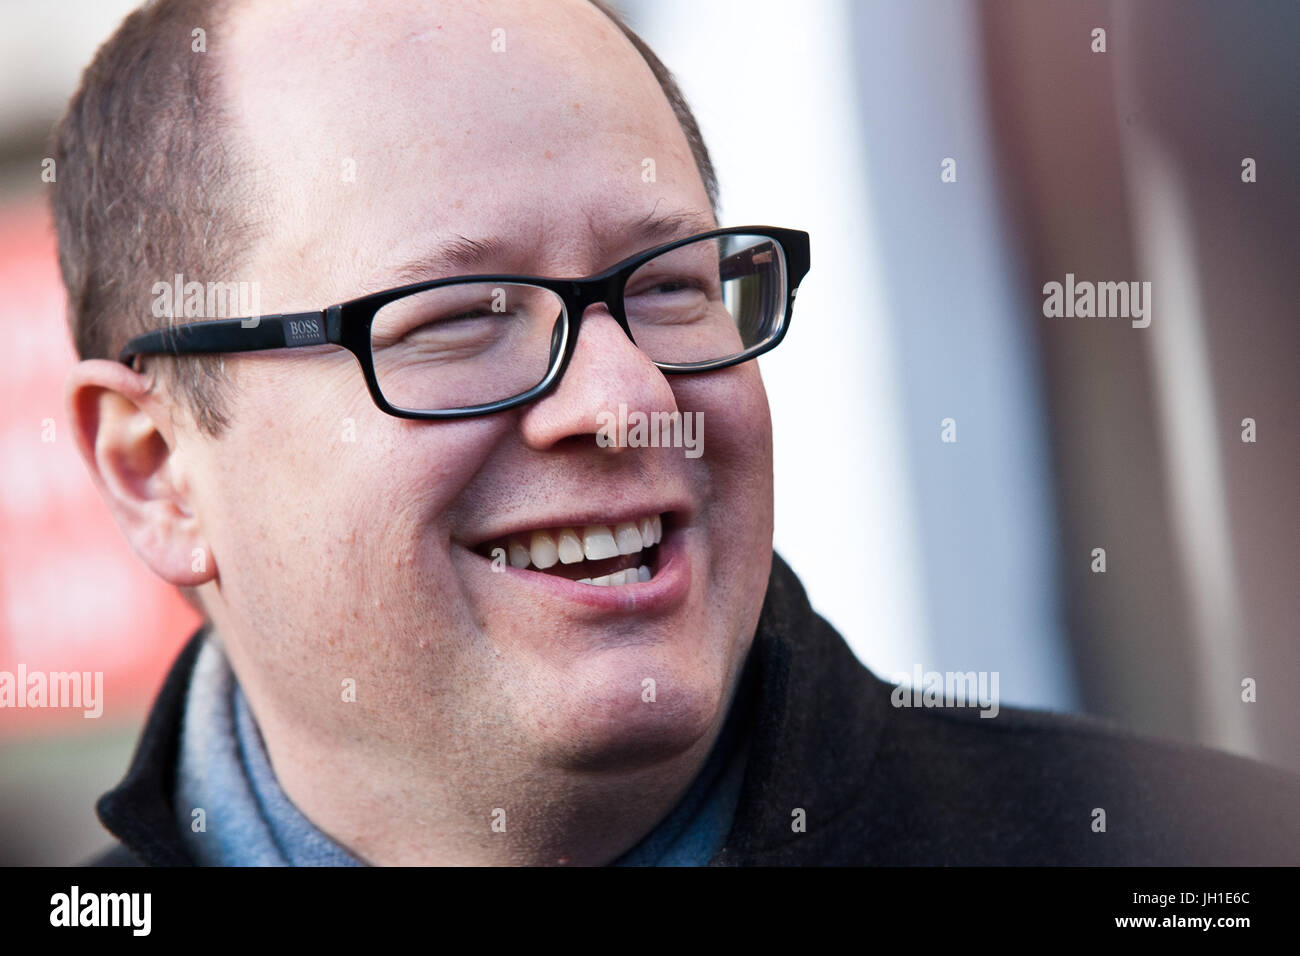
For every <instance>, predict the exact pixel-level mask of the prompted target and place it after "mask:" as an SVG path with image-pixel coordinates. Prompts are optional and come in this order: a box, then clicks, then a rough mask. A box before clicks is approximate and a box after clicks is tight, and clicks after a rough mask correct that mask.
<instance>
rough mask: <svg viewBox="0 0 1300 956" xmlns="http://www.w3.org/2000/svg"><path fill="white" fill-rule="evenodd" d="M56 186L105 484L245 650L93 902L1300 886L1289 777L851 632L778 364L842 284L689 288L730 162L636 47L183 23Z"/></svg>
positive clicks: (351, 28)
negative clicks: (898, 875) (904, 691)
mask: <svg viewBox="0 0 1300 956" xmlns="http://www.w3.org/2000/svg"><path fill="white" fill-rule="evenodd" d="M195 31H200V32H195ZM199 46H201V47H202V50H199V49H197V47H199ZM58 155H59V164H60V169H61V171H63V170H66V171H67V172H66V173H65V174H64V175H62V176H60V181H59V193H58V194H57V197H56V211H57V220H58V226H59V235H60V255H61V263H62V266H63V269H64V275H65V279H66V280H67V284H68V286H69V293H70V298H71V302H72V323H73V327H74V332H75V334H76V338H77V342H78V346H79V349H80V351H81V354H82V357H83V359H84V361H83V362H81V363H80V364H79V365H78V366H77V367H76V368H75V369H74V370H73V372H72V373H71V375H70V377H69V384H68V396H69V409H70V414H71V417H72V419H73V421H74V423H75V427H76V431H77V434H78V440H79V443H80V446H81V448H82V452H83V455H84V457H85V458H86V461H87V463H88V465H89V467H90V470H91V473H92V475H93V476H94V478H95V480H96V482H97V484H98V486H99V488H100V490H101V492H102V493H103V494H104V496H105V499H106V501H107V502H108V504H109V506H110V507H111V508H112V510H113V513H114V515H115V516H116V518H117V520H118V522H119V524H120V526H121V527H122V529H123V532H124V534H126V536H127V538H128V539H129V541H130V542H131V544H132V547H133V548H134V550H135V551H136V553H137V554H138V555H139V556H140V557H141V559H142V560H144V561H145V562H146V563H147V564H149V566H150V567H151V568H152V569H153V570H154V571H155V572H156V573H157V574H158V575H159V576H161V577H162V578H164V579H165V580H167V581H169V582H171V583H172V584H174V585H176V586H177V587H179V588H182V589H184V590H185V591H186V592H187V593H189V594H191V595H192V597H193V600H194V601H195V602H196V606H198V607H200V608H201V609H202V611H203V613H204V616H205V619H206V621H207V623H206V624H205V627H204V629H203V630H202V631H201V632H200V633H199V634H198V635H196V636H195V638H194V639H193V640H192V641H191V642H190V644H189V645H188V646H187V648H186V649H185V651H184V652H183V653H182V655H181V656H180V658H179V659H178V661H177V663H176V665H175V666H174V667H173V670H172V672H171V674H170V676H169V677H168V680H167V683H166V685H165V686H164V689H163V691H162V693H161V694H160V696H159V699H158V701H157V702H156V703H155V707H154V710H153V713H152V714H151V716H150V718H149V722H148V725H147V726H146V728H145V731H144V735H143V737H142V740H141V744H140V747H139V749H138V750H137V753H136V756H135V758H134V760H133V763H132V766H131V768H130V770H129V771H128V774H127V776H126V778H125V780H124V781H123V782H122V784H121V785H120V786H119V787H118V788H116V789H115V790H114V791H112V792H110V793H109V794H106V795H105V796H104V797H103V798H102V799H101V801H100V803H99V805H98V810H99V813H100V817H101V819H102V820H103V822H104V823H105V825H106V826H107V827H108V828H109V830H110V831H112V832H113V834H114V835H115V836H116V837H117V838H118V840H119V841H120V843H119V845H118V846H117V847H115V848H114V849H113V850H112V851H110V852H109V853H108V854H106V855H105V856H104V857H102V858H100V859H99V860H98V861H97V862H101V863H109V864H141V863H143V864H163V865H174V864H189V863H199V864H213V865H241V864H272V865H274V864H286V863H287V864H326V865H335V864H337V865H355V864H375V865H391V864H577V865H605V864H610V863H618V864H628V865H671V864H706V863H712V864H735V865H752V864H770V863H776V864H808V863H818V864H820V863H897V862H918V863H986V862H994V863H1021V862H1027V863H1064V862H1143V863H1145V862H1153V863H1161V862H1242V861H1245V862H1274V861H1276V862H1296V861H1297V860H1300V833H1298V832H1297V830H1298V829H1300V828H1298V827H1297V826H1296V820H1297V817H1296V813H1295V811H1294V810H1293V809H1285V810H1284V809H1282V807H1283V806H1289V807H1292V808H1293V807H1295V806H1296V805H1297V801H1296V799H1295V798H1296V797H1297V796H1300V784H1298V783H1297V781H1296V780H1295V779H1294V778H1292V777H1289V776H1286V775H1283V774H1281V773H1279V772H1274V771H1272V770H1269V769H1267V768H1262V767H1259V766H1257V765H1254V764H1251V763H1249V762H1247V761H1242V760H1238V759H1235V758H1231V757H1227V756H1226V755H1216V754H1213V753H1211V752H1209V751H1202V750H1191V749H1184V748H1175V747H1168V746H1160V745H1155V744H1148V743H1144V742H1137V741H1133V740H1130V739H1128V738H1125V737H1122V736H1120V735H1116V734H1114V733H1113V732H1111V731H1109V730H1107V729H1105V728H1101V727H1099V726H1097V725H1093V724H1089V723H1085V722H1082V721H1077V720H1073V719H1070V718H1060V717H1051V716H1047V715H1041V714H1034V713H1029V712H1021V711H1015V710H1012V709H1009V708H1003V709H1002V711H1001V713H1000V714H999V715H998V716H997V717H996V719H993V720H983V719H980V718H979V716H978V714H977V713H976V712H973V711H962V710H942V709H941V710H912V709H900V708H896V707H893V706H891V702H890V696H891V695H890V687H889V686H888V685H885V684H883V683H882V682H880V681H878V680H877V679H876V678H875V677H874V676H872V675H871V674H870V673H869V672H868V671H867V670H866V669H865V668H863V667H862V666H861V665H860V664H858V663H857V662H856V660H855V659H854V658H853V656H852V654H851V653H850V651H849V650H848V648H847V646H846V645H845V644H844V642H843V640H842V639H841V638H840V637H839V635H837V634H836V633H835V632H834V631H833V630H832V629H831V628H830V627H829V625H827V624H826V623H825V622H824V621H823V620H822V619H820V618H819V617H817V616H816V615H815V614H814V613H813V612H812V610H811V609H810V608H809V607H808V604H807V601H806V599H805V597H804V594H803V591H802V589H801V587H800V585H799V583H798V581H797V579H796V578H795V577H794V575H793V573H792V572H791V571H790V569H789V568H788V567H786V566H785V565H784V563H783V562H781V561H780V560H779V559H777V558H774V556H773V553H772V547H771V542H772V495H773V488H772V447H771V428H770V417H769V412H768V406H767V401H766V396H765V393H764V390H763V386H762V382H761V379H760V378H759V374H758V369H757V365H756V363H755V362H754V361H752V357H753V355H754V354H757V352H758V351H759V350H763V349H766V348H770V347H772V346H774V345H775V344H776V343H777V342H779V341H780V336H781V335H782V334H784V331H785V323H787V322H788V320H789V307H790V306H791V305H792V303H793V299H794V291H795V289H796V288H797V284H798V281H799V279H800V278H802V272H803V270H804V268H805V267H806V262H805V258H806V247H805V246H803V245H801V242H802V240H801V238H800V236H801V234H798V233H795V232H792V231H789V230H767V231H764V230H758V231H755V232H752V233H751V234H750V235H748V236H747V237H743V238H741V239H739V240H738V239H737V237H735V236H712V237H710V238H708V239H706V240H703V241H700V242H690V243H684V244H682V245H678V246H673V245H672V244H673V243H677V242H679V241H682V240H687V239H690V238H691V237H694V236H697V235H699V234H702V233H712V232H714V231H715V230H716V229H717V228H718V225H719V224H718V223H717V221H716V219H715V217H714V213H713V208H714V205H715V201H714V200H715V197H714V195H713V193H714V186H713V182H712V171H711V168H710V166H709V164H708V157H707V152H706V151H705V149H704V145H703V143H702V141H701V140H700V138H699V135H698V131H697V130H696V127H695V124H694V121H693V119H691V117H690V113H689V110H688V109H687V108H686V106H685V104H684V102H682V101H681V99H680V96H679V94H677V92H676V89H675V87H674V86H673V85H672V83H671V80H670V78H668V76H667V74H666V72H665V71H663V69H662V67H660V66H659V65H658V63H657V61H656V60H655V59H654V58H653V54H651V53H650V52H649V51H648V50H646V49H645V48H644V47H643V46H641V45H639V41H636V40H635V38H634V37H633V36H632V35H631V34H630V33H629V32H628V31H627V30H626V29H625V28H621V27H620V25H619V24H618V23H617V22H616V21H615V20H614V19H612V17H611V15H610V14H609V13H608V11H605V10H602V9H601V8H600V7H599V6H597V5H594V4H592V3H590V2H587V0H565V2H556V0H502V2H498V3H492V4H455V3H431V2H428V3H424V2H410V0H408V2H397V0H390V2H384V3H375V2H373V0H370V2H366V3H360V2H356V3H344V2H340V3H330V4H320V3H318V2H313V3H306V2H292V3H286V2H275V3H271V2H240V3H228V4H227V3H220V4H202V5H200V4H196V3H187V2H183V0H181V2H165V0H164V2H161V3H158V4H156V5H154V6H153V7H151V8H149V9H147V10H145V11H143V12H140V13H137V14H136V15H134V16H133V17H132V18H130V19H129V20H128V21H127V23H126V24H124V26H123V28H122V30H121V31H120V32H119V34H118V35H117V36H116V37H115V38H114V39H113V40H112V41H110V43H109V44H108V45H107V46H106V47H105V49H104V50H102V51H101V52H100V54H99V56H98V57H97V60H96V63H95V64H93V65H92V66H91V68H90V70H89V71H88V73H87V76H86V79H85V81H84V83H83V88H82V90H81V91H80V92H79V93H78V95H77V97H76V98H75V99H74V101H73V104H72V106H71V108H70V110H69V114H68V117H67V118H65V120H64V122H63V124H62V126H61V129H60V134H59V154H58ZM651 169H652V170H653V175H647V170H651ZM65 180H66V184H65ZM669 247H671V248H669ZM647 255H648V258H647V257H646V256H647ZM710 255H712V256H713V258H712V259H711V260H710V259H709V256H710ZM638 256H641V257H642V258H634V257H638ZM615 266H618V267H619V268H618V269H617V270H615V271H614V272H612V273H611V272H610V270H611V269H613V268H614V267H615ZM710 270H711V271H710ZM175 273H181V274H182V275H184V276H185V277H186V281H185V283H181V287H182V289H183V290H187V289H188V281H189V280H190V279H191V278H193V279H197V280H198V281H199V282H200V283H204V282H208V283H211V282H214V281H215V282H218V283H220V284H221V285H222V286H223V287H224V286H225V285H226V284H227V283H236V282H240V281H249V282H256V283H257V287H256V288H257V296H258V299H259V301H258V303H257V306H256V307H255V308H254V309H253V310H251V311H247V310H246V311H243V312H239V313H227V314H225V315H222V316H218V315H213V314H210V313H211V312H212V311H213V310H212V309H211V308H210V307H208V308H206V309H205V308H204V304H208V305H210V301H211V297H210V296H207V297H205V296H204V294H203V293H202V291H201V292H200V294H199V296H198V301H199V302H200V303H201V304H200V305H198V306H197V307H196V308H195V309H193V310H191V309H189V305H190V302H191V300H192V299H193V296H192V295H191V293H190V292H189V291H183V294H181V295H169V293H168V292H167V289H166V285H167V283H168V282H170V281H171V279H172V276H173V274H175ZM485 275H490V276H494V277H496V278H493V279H491V280H486V281H482V282H478V283H475V282H470V283H463V282H459V281H457V282H453V283H450V284H446V285H439V286H421V285H420V284H422V283H429V282H432V281H434V280H444V279H453V278H455V279H459V278H461V277H466V276H469V277H474V276H485ZM503 276H504V277H533V281H512V280H510V279H509V278H501V277H503ZM593 276H594V277H597V278H596V280H595V281H591V282H588V283H584V284H575V283H572V282H567V281H552V280H553V279H554V277H593ZM159 282H161V283H162V287H161V289H158V287H157V286H156V284H157V283H159ZM755 283H756V284H755ZM413 285H414V286H417V287H419V291H418V292H417V293H412V292H411V291H410V288H411V287H412V286H413ZM724 286H725V287H726V288H727V289H731V290H732V293H728V294H724V291H725V290H724ZM755 289H757V290H758V291H754V290H755ZM390 290H399V291H398V292H393V293H392V294H391V295H389V294H388V293H389V292H390ZM733 293H734V294H733ZM367 296H369V297H368V298H367ZM160 297H161V299H168V298H170V303H169V304H164V305H163V306H162V307H158V305H157V304H158V303H159V302H160ZM182 300H183V304H182ZM218 301H220V300H219V299H218ZM337 304H343V305H341V306H340V307H337V308H335V307H333V306H335V305H337ZM232 315H233V318H232ZM719 318H721V319H726V320H734V321H732V322H731V324H729V325H726V326H725V328H724V327H722V326H719V325H717V324H716V320H718V319H719ZM223 319H224V322H222V323H221V324H220V325H216V324H213V325H207V326H204V324H203V323H204V321H212V322H219V321H221V320H223ZM241 319H242V320H243V321H239V320H241ZM750 319H753V320H754V321H752V322H751V321H749V320H750ZM170 326H178V327H179V326H183V327H184V328H183V330H182V331H179V332H175V333H172V332H168V333H167V334H162V335H155V336H152V337H151V336H149V335H147V334H143V333H147V332H148V331H149V330H151V329H159V328H167V327H170ZM340 345H342V346H344V347H342V348H340V347H339V346H340ZM168 353H175V354H176V355H182V356H183V358H181V359H179V360H178V359H176V358H175V357H174V356H173V355H169V354H168ZM349 353H351V354H349ZM119 358H121V359H122V361H117V359H119ZM730 359H738V361H735V362H731V363H730V364H728V362H729V360H730ZM692 363H695V364H694V367H687V366H692ZM674 365H675V366H679V367H677V368H672V367H670V366H674ZM620 409H623V410H630V412H631V413H640V414H641V415H643V416H645V417H646V418H651V417H655V416H657V418H656V419H655V420H659V421H677V422H679V423H680V422H685V421H688V420H690V421H699V422H704V423H707V426H708V430H707V436H708V441H707V445H706V446H704V448H703V454H701V455H699V456H698V457H691V456H688V455H686V454H683V449H682V448H681V447H671V446H670V447H664V444H663V443H655V444H653V445H648V444H647V443H645V442H640V443H638V442H633V441H630V440H619V441H615V442H610V441H609V440H608V438H609V432H608V429H607V427H608V422H609V420H610V416H612V415H616V414H619V410H620ZM467 410H468V412H469V413H468V414H466V412H467ZM674 415H676V416H677V417H676V419H674V418H673V417H672V416H674ZM420 416H423V417H420ZM629 419H630V416H629ZM602 435H603V440H602ZM629 573H635V578H634V579H633V578H629V577H628V574H629ZM1191 770H1194V777H1193V778H1192V782H1191V783H1188V782H1187V781H1185V780H1184V779H1183V777H1184V775H1186V774H1187V773H1189V771H1191ZM1287 798H1290V799H1289V800H1288V799H1287ZM1098 810H1102V811H1104V813H1103V815H1102V817H1103V818H1104V819H1105V820H1106V821H1107V822H1106V823H1104V824H1103V825H1102V826H1101V828H1100V829H1099V827H1098V822H1097V821H1098V819H1099V817H1098V815H1097V811H1098Z"/></svg>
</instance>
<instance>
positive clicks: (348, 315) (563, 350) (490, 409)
mask: <svg viewBox="0 0 1300 956" xmlns="http://www.w3.org/2000/svg"><path fill="white" fill-rule="evenodd" d="M732 235H749V236H762V237H765V238H768V239H773V240H775V241H776V242H777V243H778V244H779V245H780V247H781V250H782V252H783V254H784V257H785V286H786V288H785V310H784V314H783V315H782V316H781V319H780V325H779V326H778V327H777V329H776V330H775V331H774V332H773V333H772V334H771V335H770V336H769V337H768V338H767V339H765V340H764V341H762V342H759V343H757V344H756V345H753V346H750V347H749V348H748V349H745V350H744V351H742V352H738V353H737V354H735V355H732V356H728V357H727V358H723V359H718V360H715V361H708V362H690V363H669V362H655V363H654V364H655V366H656V367H657V368H658V369H659V370H660V371H662V372H665V373H667V374H672V375H683V374H690V373H693V372H711V371H716V370H718V369H723V368H728V367H730V366H732V365H738V364H740V363H741V362H747V361H749V360H750V359H752V358H757V357H758V356H760V355H762V354H763V353H765V352H769V351H771V350H772V349H774V348H776V346H777V345H779V344H780V343H781V340H782V339H783V338H785V334H786V332H787V331H788V330H789V328H790V320H791V317H792V315H793V312H794V299H795V295H796V293H797V292H798V291H799V283H800V282H802V281H803V278H804V276H806V275H807V273H808V268H809V253H808V233H806V232H802V231H800V230H797V229H782V228H779V227H776V226H730V227H727V228H725V229H714V230H710V231H709V232H703V233H698V234H696V235H693V236H687V237H685V238H683V239H676V240H674V241H672V242H669V243H666V244H664V245H661V246H655V247H654V248H653V249H647V250H645V251H643V252H638V253H637V254H636V255H633V256H629V257H628V258H626V259H624V260H622V261H621V262H618V263H616V264H615V265H612V266H610V267H609V268H608V269H605V270H604V271H603V272H599V273H597V274H595V275H593V276H588V277H587V278H583V279H556V278H550V277H545V276H526V275H466V276H449V277H447V278H444V279H430V280H428V281H424V282H416V283H412V284H410V285H404V286H399V287H397V288H394V289H386V290H384V291H382V292H373V293H371V294H369V295H364V296H361V297H359V298H356V299H352V300H350V301H347V302H341V303H339V304H337V305H331V306H328V307H327V308H325V309H321V310H320V311H317V312H292V313H275V314H271V315H262V316H249V317H248V318H245V319H215V320H210V321H206V322H192V323H188V324H185V325H176V326H169V327H167V328H163V329H156V330H154V331H152V332H146V333H144V334H143V335H138V336H136V337H135V338H133V339H131V340H130V341H129V342H127V343H126V345H125V346H123V348H122V352H121V354H120V355H119V357H118V361H120V362H122V363H124V364H126V365H131V366H133V364H134V360H135V358H136V356H139V355H159V354H165V355H194V354H210V353H218V352H256V351H263V350H268V349H281V348H304V347H307V346H314V345H338V346H341V347H342V348H345V349H347V350H348V351H349V352H351V353H352V354H353V355H354V356H356V359H357V361H358V362H359V363H360V365H361V371H362V374H363V375H364V377H365V380H366V387H367V388H368V389H369V390H370V397H371V398H372V399H373V400H374V402H375V405H376V406H378V407H379V409H380V410H381V411H383V412H386V413H388V414H389V415H394V416H396V417H398V418H408V419H419V420H426V421H428V420H446V419H456V418H474V417H477V416H480V415H490V414H492V413H494V412H503V411H506V410H507V409H511V408H518V407H519V406H520V405H526V404H528V403H529V402H531V401H534V400H536V399H538V398H541V397H542V396H543V395H545V394H546V393H547V392H549V391H551V389H553V388H554V387H555V386H556V384H558V383H559V381H560V378H561V376H563V374H564V371H565V369H566V368H568V365H569V360H570V359H571V358H572V357H573V353H574V350H575V349H576V348H577V344H578V332H579V330H580V329H581V326H582V316H583V314H584V313H585V312H586V310H587V307H588V306H590V305H594V304H596V303H602V304H604V305H605V306H606V307H607V308H608V309H609V313H610V315H611V316H613V318H614V321H616V322H617V323H618V324H619V326H620V327H621V328H622V329H623V332H624V333H625V334H626V335H627V337H628V339H629V340H630V341H631V342H632V343H633V344H634V345H635V344H636V339H635V338H634V337H633V335H632V330H631V328H630V327H629V326H628V321H627V315H626V314H625V312H624V309H623V291H624V288H625V287H626V285H627V280H628V279H629V278H630V277H631V276H632V274H633V273H634V272H636V270H637V269H638V268H640V267H641V266H642V265H643V264H644V263H646V262H648V261H649V260H651V259H653V258H655V257H656V256H660V255H663V254H664V253H665V252H669V251H671V250H673V249H676V248H678V247H679V246H684V245H688V244H690V243H692V242H699V241H700V240H702V239H713V238H718V237H722V236H732ZM744 252H745V251H742V252H741V253H739V255H744ZM469 282H474V283H480V282H500V283H502V284H513V285H529V286H535V287H538V288H542V289H546V290H549V291H551V292H554V293H555V294H556V295H557V296H559V298H560V299H561V300H562V301H563V303H564V314H562V315H561V316H559V317H558V318H557V321H556V326H555V331H554V332H553V333H552V336H551V357H550V360H549V363H548V365H547V371H546V375H545V376H544V377H543V378H542V380H541V381H540V382H538V383H537V384H536V385H534V386H533V387H532V388H530V389H528V390H527V391H525V392H521V393H520V394H518V395H514V396H512V397H510V398H505V399H502V400H500V401H496V402H489V403H486V404H481V405H471V406H467V407H465V408H449V409H435V410H431V411H420V410H415V409H409V408H400V407H398V406H396V405H393V404H391V403H390V402H389V401H388V400H387V399H386V398H384V394H383V391H382V390H381V389H380V387H379V380H378V378H377V377H376V375H375V364H374V355H373V353H372V351H371V331H370V327H371V324H372V323H373V322H374V319H375V314H376V313H377V312H378V311H379V309H381V308H382V307H383V306H385V305H387V304H388V303H390V302H393V301H396V300H397V299H401V298H405V297H406V296H408V295H413V294H415V293H417V292H424V291H427V290H429V289H436V288H439V287H440V286H447V285H457V284H462V283H469ZM249 322H252V323H253V324H251V325H250V324H247V323H249ZM652 361H653V360H652Z"/></svg>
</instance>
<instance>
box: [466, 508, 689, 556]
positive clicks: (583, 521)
mask: <svg viewBox="0 0 1300 956" xmlns="http://www.w3.org/2000/svg"><path fill="white" fill-rule="evenodd" d="M691 510H692V509H691V505H690V502H689V501H686V500H677V501H659V502H655V503H646V504H631V505H619V506H617V507H612V506H611V507H609V508H606V509H604V510H598V506H592V507H590V508H584V509H582V510H581V511H570V512H568V513H567V514H564V515H556V514H551V515H537V516H534V517H529V518H520V519H519V520H517V521H512V522H511V523H510V524H509V525H503V526H502V527H500V528H496V529H493V530H491V531H486V532H483V533H481V534H480V533H475V534H474V535H473V537H472V538H467V539H465V542H466V547H469V548H477V547H479V546H481V545H484V544H486V543H487V542H489V541H495V540H497V539H498V538H508V537H510V536H511V535H518V534H522V533H525V532H530V531H542V530H546V529H550V528H573V529H575V530H577V531H579V532H581V530H582V529H583V528H584V527H586V526H587V525H606V526H608V527H610V528H612V527H613V526H614V525H616V524H620V523H622V522H624V521H637V520H639V519H641V518H648V517H650V516H651V515H663V514H668V513H670V512H671V513H672V514H673V515H674V516H676V517H677V518H678V519H679V521H680V519H683V518H687V519H689V516H690V513H691Z"/></svg>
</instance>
